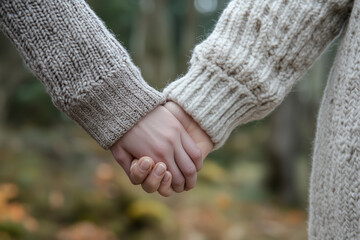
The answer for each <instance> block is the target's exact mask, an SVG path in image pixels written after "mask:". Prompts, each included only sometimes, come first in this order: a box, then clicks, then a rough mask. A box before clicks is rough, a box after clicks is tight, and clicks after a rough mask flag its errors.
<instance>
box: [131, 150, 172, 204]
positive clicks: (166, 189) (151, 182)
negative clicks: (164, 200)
mask: <svg viewBox="0 0 360 240" xmlns="http://www.w3.org/2000/svg"><path fill="white" fill-rule="evenodd" d="M130 178H131V179H132V182H133V183H134V184H135V185H137V184H141V186H142V188H143V189H144V190H145V192H147V193H153V192H155V191H158V192H159V194H160V195H162V196H164V197H169V196H171V195H172V194H173V189H172V187H171V179H172V175H171V173H170V172H169V171H166V165H165V164H164V163H162V162H158V163H157V164H155V163H154V161H153V160H152V159H151V158H149V157H143V158H140V159H139V160H137V159H135V160H133V162H132V163H131V168H130Z"/></svg>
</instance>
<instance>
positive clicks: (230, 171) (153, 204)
mask: <svg viewBox="0 0 360 240" xmlns="http://www.w3.org/2000/svg"><path fill="white" fill-rule="evenodd" d="M227 2H228V1H227V0H107V1H99V0H89V1H88V3H89V4H90V5H91V7H92V8H93V9H94V10H95V12H96V13H97V14H98V15H99V16H100V17H101V18H102V19H103V20H104V21H105V23H106V25H107V26H108V27H109V28H110V29H111V30H112V31H113V32H114V34H115V35H116V37H117V38H118V40H119V41H121V42H122V43H123V44H124V45H125V47H126V48H127V49H128V50H129V52H130V54H131V56H132V57H133V59H134V61H135V62H136V64H137V65H138V66H139V67H140V68H141V70H142V73H143V76H144V78H145V79H146V80H147V81H148V82H149V83H150V84H151V85H152V86H154V87H155V88H157V89H159V90H161V89H162V88H163V87H164V86H165V85H166V84H167V83H169V82H171V81H172V80H174V79H176V78H177V77H178V76H179V75H181V74H184V73H185V72H186V69H187V62H188V61H189V58H190V56H191V50H192V49H193V48H194V46H195V44H196V43H198V42H200V41H201V40H203V39H205V38H206V36H207V35H208V34H209V33H210V32H211V30H212V29H213V27H214V25H215V23H216V20H217V19H218V17H219V14H220V13H221V11H222V10H223V9H224V7H225V6H226V4H227ZM335 49H336V42H335V43H334V44H333V45H332V46H331V47H330V48H329V49H328V50H327V51H326V53H324V55H323V56H322V57H321V58H320V59H319V60H318V61H317V62H316V64H315V65H314V66H313V67H312V69H311V70H310V71H309V72H308V73H307V75H306V76H305V77H304V79H303V80H302V81H300V82H299V83H298V84H297V86H296V87H295V88H294V89H293V91H292V92H291V94H290V95H289V96H288V97H287V98H286V100H285V102H284V103H283V104H282V105H281V106H280V107H279V108H278V109H277V110H276V111H274V112H273V113H272V114H271V115H270V116H269V117H267V118H265V119H264V120H261V121H257V122H253V123H250V124H247V125H245V126H241V127H239V128H238V129H237V130H236V131H234V132H233V134H232V136H231V137H230V139H229V140H228V142H227V143H226V145H225V146H224V147H223V148H221V149H220V150H218V151H215V152H213V153H212V154H210V156H209V157H208V158H207V159H206V161H205V166H204V169H203V170H202V171H201V172H200V173H199V180H198V184H197V186H196V188H195V189H193V190H192V191H190V192H186V193H183V194H177V195H175V196H173V197H171V198H168V199H165V198H162V197H160V196H158V195H156V194H152V195H149V194H146V193H144V192H143V191H142V189H141V187H139V186H136V187H134V186H132V185H131V183H130V181H129V180H128V179H127V177H126V176H125V174H124V173H123V171H122V169H121V168H120V167H119V166H118V165H117V164H116V163H115V160H113V158H112V156H111V154H110V153H109V152H106V151H104V150H102V149H101V148H100V147H99V146H98V145H97V144H96V143H95V142H94V141H93V140H92V139H91V138H90V137H88V136H87V135H86V133H85V132H84V131H83V130H82V129H81V128H79V127H78V126H76V125H75V124H74V123H73V122H72V121H70V120H69V119H68V118H67V117H66V116H65V115H64V114H62V113H61V112H59V111H58V110H57V109H56V108H55V107H54V106H53V105H52V103H51V100H50V97H49V96H48V95H47V94H46V92H45V90H44V88H43V86H42V85H41V83H40V81H38V80H37V79H36V78H35V77H34V76H33V75H32V74H31V73H30V72H29V70H28V69H27V68H26V67H25V66H24V64H23V63H22V61H21V59H20V57H19V55H18V54H17V52H16V49H14V47H13V46H12V45H11V44H10V42H9V41H8V39H6V38H5V36H4V35H2V34H0V163H1V166H0V239H1V240H14V239H29V240H31V239H36V240H43V239H44V240H45V239H46V240H49V239H57V240H83V239H84V240H85V239H86V240H103V239H104V240H113V239H114V240H115V239H146V240H151V239H175V240H176V239H179V240H185V239H186V240H203V239H204V240H205V239H214V240H218V239H224V240H240V239H260V240H261V239H264V240H265V239H269V240H270V239H286V240H302V239H306V238H307V237H306V221H307V213H306V209H307V206H308V202H307V193H308V185H309V176H310V168H311V151H312V141H313V138H314V133H315V124H316V115H317V111H318V107H319V103H320V99H321V95H322V92H323V88H324V85H325V83H326V79H327V75H328V72H329V69H330V66H331V62H332V59H333V57H334V52H335Z"/></svg>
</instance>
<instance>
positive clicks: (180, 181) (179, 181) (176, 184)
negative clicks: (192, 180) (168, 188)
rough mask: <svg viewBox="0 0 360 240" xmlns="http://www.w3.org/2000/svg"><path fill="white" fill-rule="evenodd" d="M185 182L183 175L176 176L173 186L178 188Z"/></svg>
mask: <svg viewBox="0 0 360 240" xmlns="http://www.w3.org/2000/svg"><path fill="white" fill-rule="evenodd" d="M184 184H185V178H183V177H176V178H174V179H173V186H174V187H176V188H179V187H183V186H184Z"/></svg>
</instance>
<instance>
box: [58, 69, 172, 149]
mask: <svg viewBox="0 0 360 240" xmlns="http://www.w3.org/2000/svg"><path fill="white" fill-rule="evenodd" d="M130 74H131V71H123V72H119V73H117V74H115V75H114V76H111V77H110V78H109V79H108V80H107V81H104V82H103V83H102V84H100V85H97V86H95V87H93V88H92V89H91V91H89V92H87V93H86V94H84V97H83V98H80V99H78V100H76V101H74V102H73V104H72V105H71V106H70V107H69V108H68V109H66V110H65V112H66V113H67V114H68V115H69V117H71V118H72V119H73V120H75V121H76V122H77V123H78V124H79V125H81V126H82V127H83V128H84V129H85V130H86V131H87V132H88V133H89V134H90V135H91V136H92V137H93V138H94V139H95V140H96V141H97V142H98V143H99V144H100V145H101V146H102V147H103V148H105V149H109V148H110V147H111V146H112V145H113V144H114V143H115V142H116V141H117V140H118V139H120V138H121V137H122V136H123V135H124V134H125V133H126V132H127V131H128V130H130V129H131V128H132V127H133V126H134V125H135V124H136V123H137V122H138V121H139V120H140V119H142V118H143V117H144V116H145V115H146V114H147V113H148V112H150V111H152V110H153V109H154V108H156V107H157V106H158V105H160V104H163V103H164V102H165V97H164V95H163V94H162V93H160V92H158V91H156V90H155V89H153V88H151V87H150V86H148V85H147V83H146V82H145V81H144V80H142V79H140V80H137V81H135V80H134V78H135V76H131V75H130Z"/></svg>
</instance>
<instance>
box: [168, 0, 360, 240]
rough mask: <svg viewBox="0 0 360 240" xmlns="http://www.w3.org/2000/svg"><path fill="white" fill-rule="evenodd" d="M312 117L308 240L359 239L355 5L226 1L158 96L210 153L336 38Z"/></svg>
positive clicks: (359, 58) (261, 112)
mask: <svg viewBox="0 0 360 240" xmlns="http://www.w3.org/2000/svg"><path fill="white" fill-rule="evenodd" d="M342 29H344V31H343V32H342V34H341V44H340V46H339V50H338V54H337V58H336V60H335V63H334V67H333V69H332V74H331V76H330V79H329V82H328V85H327V87H326V91H325V96H324V98H323V101H322V105H321V109H320V113H319V116H318V124H317V133H316V140H315V146H314V156H313V168H312V176H311V187H310V220H309V231H308V232H309V239H311V240H314V239H316V240H324V239H325V240H326V239H331V240H333V239H335V240H344V239H351V240H359V239H360V104H359V103H360V54H359V53H360V0H355V1H345V0H336V1H335V0H301V1H295V0H293V1H292V0H249V1H244V0H233V1H231V2H230V3H229V5H228V7H227V8H226V9H225V11H224V12H223V14H222V15H221V17H220V20H219V21H218V23H217V25H216V27H215V29H214V31H213V32H212V33H211V34H210V36H209V37H208V38H207V39H206V40H205V41H204V42H202V43H201V44H199V45H198V46H196V48H195V49H194V52H193V55H192V58H191V61H190V68H189V71H188V73H187V74H186V75H184V76H183V77H182V78H180V79H178V80H177V81H175V82H173V83H171V84H170V85H169V86H168V87H167V88H166V89H165V90H164V92H165V94H166V95H167V97H168V99H170V100H172V101H175V102H177V103H178V104H179V105H181V106H182V107H183V108H184V109H185V110H186V111H187V112H188V113H189V114H190V115H191V116H192V117H193V118H194V119H195V120H196V121H197V122H198V123H199V124H200V126H201V127H202V128H203V129H204V130H205V131H206V132H207V133H208V135H209V136H210V137H211V139H212V140H213V142H214V143H215V146H216V148H218V147H220V146H221V145H222V144H223V143H224V142H225V140H226V139H227V138H228V136H229V134H230V132H231V131H232V130H233V129H234V128H235V127H236V126H238V125H240V124H244V123H246V122H249V121H251V120H255V119H259V118H263V117H264V116H266V115H267V114H269V113H270V112H271V111H272V110H273V109H274V108H275V107H276V106H277V105H278V104H280V103H281V101H282V100H283V99H284V97H285V96H286V94H287V93H288V92H289V91H290V90H291V88H292V86H293V85H294V84H295V82H296V81H297V80H298V79H299V78H300V77H301V76H302V75H303V74H304V73H305V72H306V70H307V69H308V68H309V67H310V66H311V65H312V63H313V62H314V61H315V60H316V58H317V57H318V56H319V55H320V54H321V53H322V51H323V50H324V49H325V48H326V46H327V45H328V44H329V43H330V42H331V41H332V40H333V39H334V38H335V37H336V36H337V35H338V34H339V33H340V32H341V30H342Z"/></svg>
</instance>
